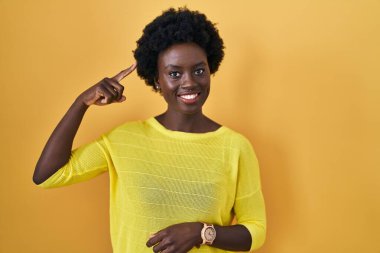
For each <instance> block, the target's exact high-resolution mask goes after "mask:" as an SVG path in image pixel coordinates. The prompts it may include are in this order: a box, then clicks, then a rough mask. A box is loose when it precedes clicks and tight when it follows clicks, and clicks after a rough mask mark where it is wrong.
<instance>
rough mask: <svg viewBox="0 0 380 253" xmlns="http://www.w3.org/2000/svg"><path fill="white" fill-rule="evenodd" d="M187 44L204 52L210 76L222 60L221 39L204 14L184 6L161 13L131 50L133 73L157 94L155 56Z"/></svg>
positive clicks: (146, 28) (156, 57)
mask: <svg viewBox="0 0 380 253" xmlns="http://www.w3.org/2000/svg"><path fill="white" fill-rule="evenodd" d="M187 42H192V43H196V44H197V45H199V46H200V47H201V48H203V49H204V51H205V52H206V54H207V61H208V64H209V68H210V73H211V74H214V73H215V72H216V71H217V70H218V68H219V65H220V63H221V62H222V60H223V57H224V51H223V49H224V45H223V40H222V38H221V37H220V36H219V32H218V30H217V29H216V27H215V24H213V23H211V22H210V21H209V20H208V19H207V17H206V15H204V14H202V13H200V12H198V11H190V10H189V9H187V8H186V7H183V8H179V9H178V10H175V9H174V8H170V9H168V10H166V11H164V12H163V13H162V15H160V16H158V17H156V18H155V19H154V20H153V21H152V22H151V23H149V24H148V25H147V26H146V27H145V28H144V30H143V35H142V36H141V38H140V39H139V40H138V41H137V48H136V50H135V51H134V57H135V59H136V61H137V74H138V75H139V76H140V77H141V78H142V79H144V80H145V83H146V84H147V85H149V86H152V87H153V90H154V91H157V89H156V87H155V85H154V80H155V79H156V77H157V59H158V55H159V54H160V52H162V51H164V50H165V49H167V48H168V47H170V46H172V45H174V44H179V43H187Z"/></svg>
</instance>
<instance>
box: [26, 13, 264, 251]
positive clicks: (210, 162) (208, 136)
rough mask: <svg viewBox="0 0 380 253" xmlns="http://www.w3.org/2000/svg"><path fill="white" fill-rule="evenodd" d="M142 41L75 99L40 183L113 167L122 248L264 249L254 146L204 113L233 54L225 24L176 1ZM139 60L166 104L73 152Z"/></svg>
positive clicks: (116, 232)
mask: <svg viewBox="0 0 380 253" xmlns="http://www.w3.org/2000/svg"><path fill="white" fill-rule="evenodd" d="M137 44H138V46H137V49H136V51H135V52H134V56H135V59H136V61H137V64H133V65H132V66H131V67H129V68H128V69H126V70H123V71H122V72H120V73H119V74H117V75H116V76H114V77H113V78H105V79H103V80H102V81H100V82H99V83H97V84H95V85H94V86H92V87H91V88H89V89H88V90H86V91H84V92H83V93H82V94H81V95H79V97H78V98H77V99H76V100H75V102H74V103H73V105H72V106H71V107H70V109H69V110H68V112H67V113H66V114H65V116H64V117H63V119H62V120H61V121H60V123H59V124H58V126H57V127H56V129H55V130H54V132H53V133H52V135H51V137H50V138H49V140H48V142H47V144H46V146H45V148H44V150H43V152H42V155H41V157H40V159H39V161H38V163H37V166H36V169H35V172H34V176H33V180H34V182H35V183H36V184H38V185H39V186H41V187H43V188H52V187H59V186H64V185H69V184H73V183H77V182H80V181H84V180H88V179H90V178H92V177H95V176H96V175H99V174H100V173H103V172H106V171H108V173H109V176H110V205H111V206H110V219H111V222H110V226H111V240H112V246H113V250H114V252H116V253H122V252H123V253H135V252H151V251H152V250H153V251H154V252H164V253H169V252H170V253H171V252H173V253H179V252H189V251H191V252H192V251H197V250H198V249H199V250H203V252H226V251H252V250H254V249H257V248H259V247H260V246H261V245H262V244H263V242H264V240H265V233H266V217H265V205H264V199H263V196H262V191H261V184H260V174H259V166H258V162H257V159H256V156H255V153H254V151H253V149H252V146H251V144H250V143H249V141H248V140H247V139H246V138H245V137H243V136H242V135H240V134H238V133H236V132H234V131H233V130H231V129H229V128H227V127H225V126H221V125H220V124H218V123H216V122H214V121H213V120H211V119H209V118H208V117H206V116H205V115H204V114H203V113H202V106H203V104H204V103H205V101H206V100H207V97H208V95H209V91H210V75H211V74H213V73H215V72H216V71H217V70H218V67H219V65H220V62H221V61H222V59H223V56H224V52H223V48H224V46H223V41H222V39H221V38H220V37H219V34H218V31H217V29H216V28H215V26H214V25H213V24H212V23H211V22H210V21H209V20H207V18H206V16H205V15H203V14H201V13H199V12H194V11H190V10H188V9H186V8H182V9H178V10H174V9H169V10H167V11H165V12H164V13H163V14H162V15H161V16H159V17H157V18H156V19H155V20H153V21H152V22H151V23H150V24H148V25H147V26H146V27H145V29H144V31H143V35H142V37H141V38H140V39H139V40H138V42H137ZM136 67H137V73H138V74H139V76H140V77H142V78H143V79H144V80H145V82H146V83H147V85H150V86H152V87H153V90H154V91H157V92H159V93H160V94H161V95H162V96H163V97H164V99H165V100H166V102H167V110H166V111H165V112H164V113H162V114H161V115H158V116H156V117H152V118H149V119H147V120H143V121H136V122H128V123H125V124H123V125H121V126H118V127H116V128H114V129H112V130H111V131H109V132H108V133H106V134H103V135H102V136H101V137H100V138H98V139H97V140H95V141H93V142H92V143H89V144H86V145H83V146H81V147H79V148H77V149H75V150H73V151H71V148H72V142H73V139H74V137H75V134H76V132H77V130H78V128H79V125H80V122H81V120H82V118H83V115H84V114H85V112H86V110H87V109H88V108H89V106H91V105H108V104H111V103H115V102H123V101H124V100H125V96H123V86H122V85H121V84H120V83H119V82H120V81H121V80H122V79H123V78H125V77H126V76H128V75H129V74H130V73H131V72H133V71H134V70H135V68H136ZM234 217H236V221H237V224H235V225H231V223H232V221H233V219H234ZM197 248H198V249H197Z"/></svg>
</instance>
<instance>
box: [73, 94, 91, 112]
mask: <svg viewBox="0 0 380 253" xmlns="http://www.w3.org/2000/svg"><path fill="white" fill-rule="evenodd" d="M74 106H76V107H78V108H80V109H85V110H86V109H87V108H89V107H90V105H88V104H86V102H85V101H84V100H83V98H82V96H81V95H80V96H79V97H77V98H76V99H75V101H74Z"/></svg>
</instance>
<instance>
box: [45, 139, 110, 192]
mask: <svg viewBox="0 0 380 253" xmlns="http://www.w3.org/2000/svg"><path fill="white" fill-rule="evenodd" d="M109 161H110V155H109V153H108V150H107V148H106V145H105V143H104V140H103V139H102V137H100V138H98V139H97V140H95V141H93V142H90V143H88V144H85V145H82V146H80V147H78V148H76V149H74V150H72V151H71V155H70V159H69V161H68V162H67V163H66V164H65V165H64V166H63V167H61V168H60V169H59V170H57V171H56V172H55V173H54V174H53V175H51V176H50V177H49V178H48V179H46V180H45V181H44V182H42V183H41V184H39V185H38V186H39V187H41V188H45V189H48V188H56V187H62V186H67V185H71V184H75V183H79V182H83V181H86V180H89V179H91V178H94V177H96V176H98V175H100V174H102V173H104V172H106V171H107V170H108V162H109Z"/></svg>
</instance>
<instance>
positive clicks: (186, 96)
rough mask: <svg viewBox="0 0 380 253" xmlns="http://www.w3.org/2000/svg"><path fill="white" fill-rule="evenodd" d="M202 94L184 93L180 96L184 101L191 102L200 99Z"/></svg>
mask: <svg viewBox="0 0 380 253" xmlns="http://www.w3.org/2000/svg"><path fill="white" fill-rule="evenodd" d="M200 94H201V93H193V94H183V95H178V97H180V98H181V100H182V101H183V102H184V103H186V104H191V103H194V102H196V101H197V100H198V97H199V95H200Z"/></svg>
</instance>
